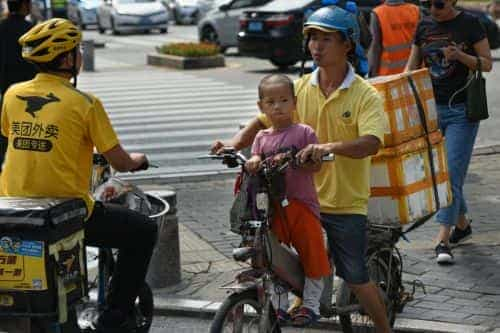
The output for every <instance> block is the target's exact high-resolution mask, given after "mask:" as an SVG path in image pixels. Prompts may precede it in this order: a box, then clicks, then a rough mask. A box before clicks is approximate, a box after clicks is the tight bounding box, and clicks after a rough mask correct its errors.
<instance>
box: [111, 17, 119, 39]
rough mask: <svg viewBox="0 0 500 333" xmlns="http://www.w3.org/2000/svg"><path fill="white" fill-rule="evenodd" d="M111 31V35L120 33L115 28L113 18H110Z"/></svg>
mask: <svg viewBox="0 0 500 333" xmlns="http://www.w3.org/2000/svg"><path fill="white" fill-rule="evenodd" d="M111 31H112V32H113V35H119V34H120V31H118V30H116V26H115V20H113V18H111Z"/></svg>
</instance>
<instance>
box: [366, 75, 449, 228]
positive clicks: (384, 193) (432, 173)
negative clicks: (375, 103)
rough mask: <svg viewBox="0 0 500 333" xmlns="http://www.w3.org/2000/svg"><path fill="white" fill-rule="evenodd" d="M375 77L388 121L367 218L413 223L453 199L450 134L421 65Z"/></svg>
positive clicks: (374, 166)
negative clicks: (447, 145)
mask: <svg viewBox="0 0 500 333" xmlns="http://www.w3.org/2000/svg"><path fill="white" fill-rule="evenodd" d="M370 83H371V84H372V85H373V86H374V87H375V88H376V89H377V90H378V91H379V93H380V95H381V97H382V99H383V102H384V110H385V115H386V117H387V122H386V123H387V124H388V127H387V129H386V133H385V138H384V141H385V143H384V144H385V147H384V149H382V150H381V151H379V153H378V154H377V155H376V156H374V157H373V158H372V169H371V198H370V200H369V203H368V218H369V220H370V221H371V222H372V223H378V224H389V225H395V226H398V225H400V224H408V223H413V222H416V221H417V220H419V219H422V218H425V217H428V216H430V215H431V214H432V213H434V212H435V211H436V209H437V206H438V202H439V206H440V207H446V206H448V205H449V204H450V203H451V189H450V184H449V179H448V166H447V158H446V149H445V142H444V140H445V139H444V137H443V136H442V135H441V133H440V131H439V130H438V122H437V111H436V103H435V100H434V94H433V91H432V83H431V79H430V76H429V73H428V70H427V69H422V70H417V71H413V72H409V73H402V74H397V75H390V76H382V77H377V78H374V79H370ZM412 85H413V87H414V88H415V89H413V88H412ZM415 95H417V96H418V99H417V98H416V96H415ZM418 102H419V103H420V105H421V109H422V110H420V111H419V107H418V104H419V103H418ZM423 118H425V125H426V127H427V131H426V130H425V128H424V126H423ZM427 133H428V134H427ZM429 147H432V149H431V152H432V156H433V158H432V160H433V161H432V163H431V158H430V156H431V154H430V153H429ZM435 193H437V194H438V195H437V198H438V200H436V195H435Z"/></svg>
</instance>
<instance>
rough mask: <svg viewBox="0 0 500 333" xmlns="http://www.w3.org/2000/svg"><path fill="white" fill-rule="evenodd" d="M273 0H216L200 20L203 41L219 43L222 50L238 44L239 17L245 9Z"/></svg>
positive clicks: (251, 8)
mask: <svg viewBox="0 0 500 333" xmlns="http://www.w3.org/2000/svg"><path fill="white" fill-rule="evenodd" d="M271 1H272V0H230V1H216V4H215V5H214V8H213V9H212V10H210V11H209V12H208V13H207V14H206V15H205V16H204V17H203V18H202V19H201V20H200V22H198V37H199V40H200V41H202V42H209V43H214V44H217V45H219V47H220V48H221V51H223V52H224V51H225V50H226V49H227V48H228V47H232V46H237V45H238V39H237V34H238V31H239V28H240V27H239V18H240V16H241V14H243V12H244V11H247V10H254V9H257V8H258V7H260V6H263V5H265V4H266V3H268V2H271Z"/></svg>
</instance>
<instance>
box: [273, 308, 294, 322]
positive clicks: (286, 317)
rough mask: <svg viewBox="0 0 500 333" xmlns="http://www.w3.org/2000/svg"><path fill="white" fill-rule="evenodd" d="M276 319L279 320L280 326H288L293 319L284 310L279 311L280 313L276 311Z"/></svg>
mask: <svg viewBox="0 0 500 333" xmlns="http://www.w3.org/2000/svg"><path fill="white" fill-rule="evenodd" d="M276 318H278V322H279V324H280V325H286V324H288V323H289V322H290V321H291V320H292V317H291V316H290V315H289V314H288V312H286V311H285V310H282V309H278V311H276Z"/></svg>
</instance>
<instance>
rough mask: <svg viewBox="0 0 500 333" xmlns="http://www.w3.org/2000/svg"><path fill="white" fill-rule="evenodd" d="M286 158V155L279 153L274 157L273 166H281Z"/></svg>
mask: <svg viewBox="0 0 500 333" xmlns="http://www.w3.org/2000/svg"><path fill="white" fill-rule="evenodd" d="M285 157H286V154H285V153H279V154H276V155H274V156H273V164H275V165H279V164H280V163H281V161H282V160H283V159H284V158H285Z"/></svg>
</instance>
